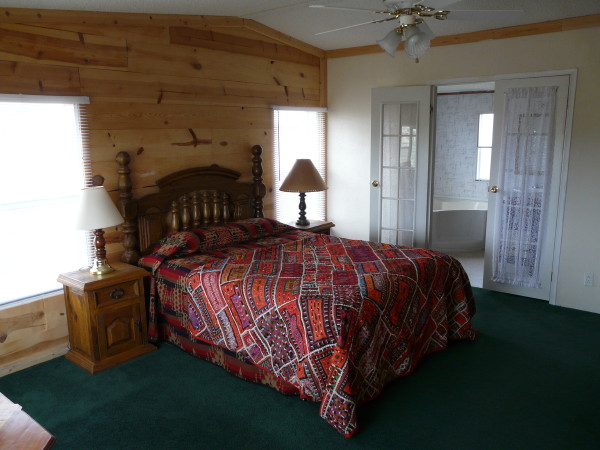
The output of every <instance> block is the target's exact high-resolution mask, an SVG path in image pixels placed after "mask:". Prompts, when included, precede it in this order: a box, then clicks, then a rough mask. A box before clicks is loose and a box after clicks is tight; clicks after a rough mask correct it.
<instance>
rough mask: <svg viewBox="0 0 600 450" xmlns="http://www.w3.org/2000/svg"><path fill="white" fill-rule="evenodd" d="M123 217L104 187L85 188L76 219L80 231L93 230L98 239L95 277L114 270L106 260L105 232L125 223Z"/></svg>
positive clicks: (81, 195) (94, 263)
mask: <svg viewBox="0 0 600 450" xmlns="http://www.w3.org/2000/svg"><path fill="white" fill-rule="evenodd" d="M123 222H124V220H123V217H122V216H121V213H119V210H118V209H117V207H116V206H115V204H114V203H113V201H112V200H111V199H110V196H109V195H108V192H106V189H105V188H104V186H94V187H89V188H84V189H82V190H81V193H80V195H79V211H78V216H77V219H76V228H77V229H78V230H92V232H93V233H94V236H95V237H96V239H95V240H94V245H95V247H96V256H95V257H94V262H93V263H92V267H91V269H90V273H91V274H93V275H103V274H105V273H109V272H112V271H113V270H115V269H113V268H112V267H111V266H110V264H108V260H107V259H106V249H105V248H104V245H105V244H106V241H105V240H104V230H103V228H106V227H114V226H115V225H119V224H121V223H123Z"/></svg>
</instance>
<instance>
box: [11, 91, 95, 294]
mask: <svg viewBox="0 0 600 450" xmlns="http://www.w3.org/2000/svg"><path fill="white" fill-rule="evenodd" d="M86 102H87V98H86V97H46V96H21V95H15V96H12V95H1V96H0V215H1V216H2V220H0V248H2V258H0V274H1V275H0V278H1V279H2V281H3V282H2V283H0V304H1V303H8V302H11V301H15V300H20V299H24V298H29V297H33V296H37V295H40V294H44V293H48V292H51V291H54V290H57V289H60V287H61V286H60V284H59V283H58V282H57V281H56V278H57V276H58V274H59V273H61V272H66V271H71V270H76V269H78V268H80V267H82V266H85V265H88V264H89V256H88V255H89V254H90V252H89V249H90V247H91V245H92V239H91V237H90V233H86V232H81V231H76V230H75V229H74V226H73V225H72V224H71V223H72V217H73V214H74V211H75V208H76V205H77V199H78V196H79V191H80V189H81V188H82V187H84V186H86V185H91V158H90V147H89V137H88V134H87V129H88V127H87V108H86V105H85V103H86Z"/></svg>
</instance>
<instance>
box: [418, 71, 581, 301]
mask: <svg viewBox="0 0 600 450" xmlns="http://www.w3.org/2000/svg"><path fill="white" fill-rule="evenodd" d="M558 75H567V76H569V92H568V100H567V113H566V123H565V140H564V147H563V152H562V162H561V171H560V187H559V192H558V209H557V218H556V234H555V238H554V251H553V260H552V274H553V276H552V279H551V282H550V298H549V303H550V304H551V305H556V292H557V284H558V278H559V277H558V270H559V263H560V249H561V244H562V232H563V223H564V212H565V198H566V191H567V174H568V170H569V158H570V152H571V134H572V129H573V109H574V104H575V90H576V85H577V69H568V70H553V71H546V72H529V73H516V74H503V75H496V76H493V77H481V78H457V79H446V80H435V81H431V82H430V83H429V84H430V85H432V86H436V87H439V86H444V85H456V84H469V83H481V82H486V81H488V82H489V81H498V80H506V79H514V78H538V77H548V76H558ZM433 131H434V130H433ZM430 154H431V155H433V154H434V153H433V150H430ZM430 164H433V158H430ZM431 174H432V171H431V169H430V175H431ZM429 183H430V187H431V185H432V183H433V177H432V179H431V180H429ZM428 227H429V224H428ZM429 233H430V230H429V229H428V230H427V234H428V235H429Z"/></svg>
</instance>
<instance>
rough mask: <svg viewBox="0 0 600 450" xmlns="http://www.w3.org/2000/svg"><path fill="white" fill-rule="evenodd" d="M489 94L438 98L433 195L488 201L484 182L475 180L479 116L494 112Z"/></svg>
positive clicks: (486, 184) (491, 96)
mask: <svg viewBox="0 0 600 450" xmlns="http://www.w3.org/2000/svg"><path fill="white" fill-rule="evenodd" d="M493 98H494V94H492V93H476V94H472V93H464V94H442V95H438V97H437V114H436V145H435V168H434V170H435V172H434V196H435V197H448V198H464V199H471V200H487V186H488V182H487V181H475V170H476V167H477V133H478V129H479V115H480V114H485V113H492V112H493Z"/></svg>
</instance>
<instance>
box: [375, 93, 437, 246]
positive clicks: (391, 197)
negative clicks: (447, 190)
mask: <svg viewBox="0 0 600 450" xmlns="http://www.w3.org/2000/svg"><path fill="white" fill-rule="evenodd" d="M434 89H435V88H432V87H430V86H413V87H396V88H375V89H373V90H372V96H371V108H372V111H371V198H370V204H371V210H370V229H369V239H370V240H371V241H376V242H385V243H390V244H398V245H408V246H412V247H426V246H427V245H428V228H429V226H428V224H429V215H430V214H429V210H430V208H429V203H430V200H429V199H430V180H429V179H430V176H429V174H430V162H429V161H430V156H429V146H430V131H429V130H430V121H431V112H432V110H433V107H432V105H431V98H433V97H434V96H432V90H434Z"/></svg>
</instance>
